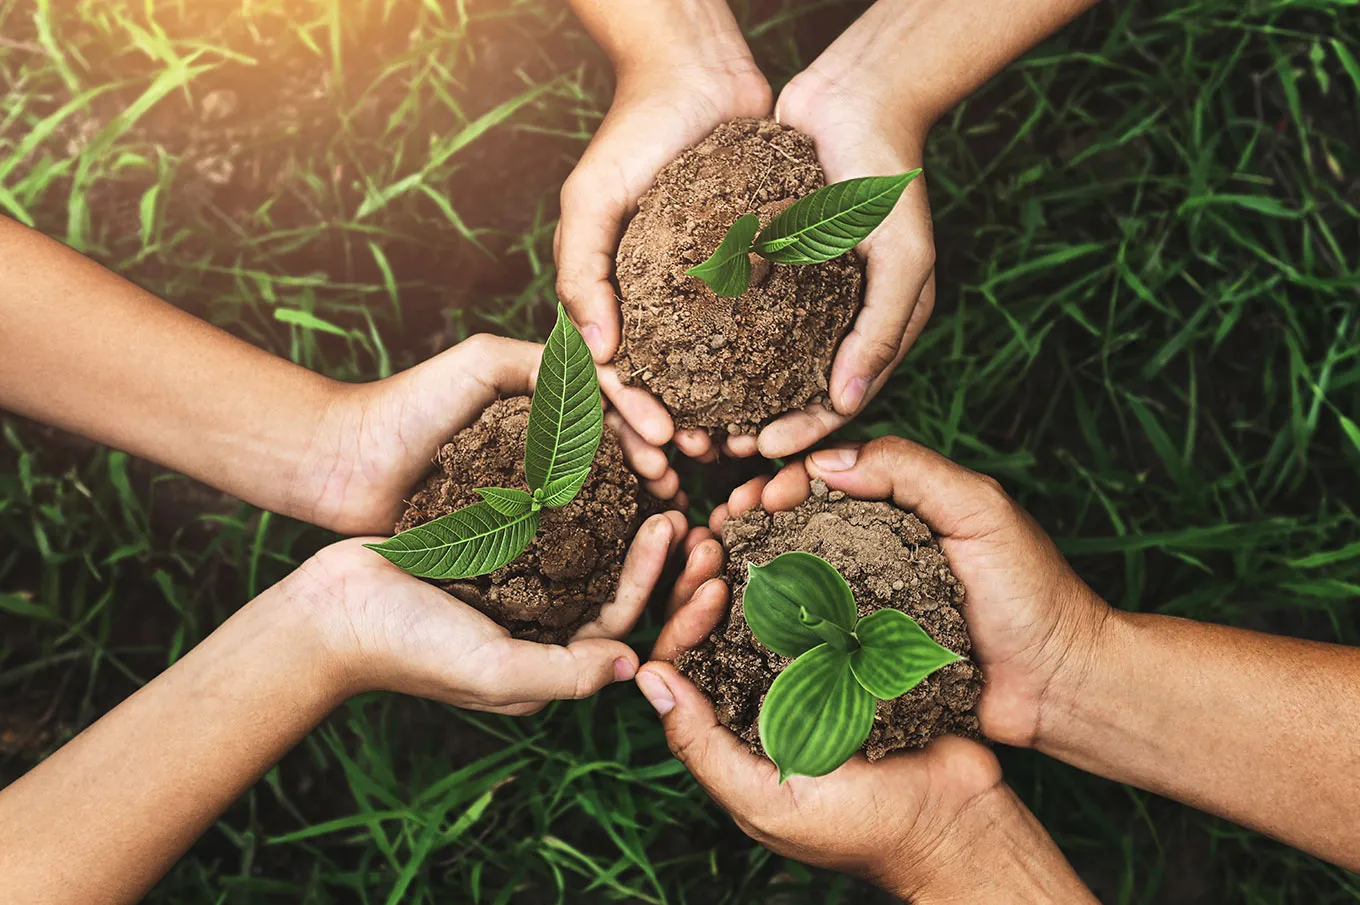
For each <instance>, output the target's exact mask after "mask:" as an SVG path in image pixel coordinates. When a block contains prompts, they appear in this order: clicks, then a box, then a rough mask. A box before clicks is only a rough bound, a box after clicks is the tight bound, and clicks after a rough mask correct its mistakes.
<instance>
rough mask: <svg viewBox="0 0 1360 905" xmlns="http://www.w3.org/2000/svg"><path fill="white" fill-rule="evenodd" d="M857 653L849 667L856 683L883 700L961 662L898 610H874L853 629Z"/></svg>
mask: <svg viewBox="0 0 1360 905" xmlns="http://www.w3.org/2000/svg"><path fill="white" fill-rule="evenodd" d="M855 635H856V637H858V638H859V645H860V647H859V650H857V651H855V652H854V653H853V654H851V655H850V668H851V669H852V670H854V673H855V678H856V679H858V680H859V684H861V685H863V686H864V688H865V689H866V690H867V691H869V692H870V693H872V694H873V695H874V696H875V697H879V698H882V699H883V700H885V701H888V700H891V699H893V698H895V697H897V696H899V695H904V694H906V693H907V692H908V691H911V690H912V689H913V688H915V687H916V686H917V685H919V684H921V682H922V680H924V679H925V677H926V676H928V675H930V674H931V673H933V672H934V671H935V670H937V669H939V668H940V667H941V666H948V665H949V664H950V663H953V662H954V661H956V660H962V659H963V658H962V657H960V656H959V655H958V654H956V653H954V652H953V651H952V650H950V649H949V648H947V647H941V646H940V645H939V644H936V643H935V640H934V639H933V638H931V637H930V636H929V635H927V634H926V631H925V629H923V628H921V626H919V625H917V623H916V620H915V619H913V618H911V617H910V616H908V615H907V614H906V613H903V612H902V611H900V610H876V611H874V612H872V613H870V614H869V615H867V616H865V617H864V618H863V619H861V620H860V621H859V626H858V627H857V628H856V629H855Z"/></svg>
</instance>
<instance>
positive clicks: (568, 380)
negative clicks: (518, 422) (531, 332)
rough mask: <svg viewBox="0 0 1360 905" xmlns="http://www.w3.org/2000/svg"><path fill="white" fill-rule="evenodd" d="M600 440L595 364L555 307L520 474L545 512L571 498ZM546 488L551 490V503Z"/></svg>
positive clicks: (563, 311) (601, 421)
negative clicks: (539, 498) (537, 492)
mask: <svg viewBox="0 0 1360 905" xmlns="http://www.w3.org/2000/svg"><path fill="white" fill-rule="evenodd" d="M602 436H604V410H603V409H602V408H601V405H600V380H599V377H598V376H597V375H596V373H595V360H594V359H593V358H591V356H590V349H589V348H588V347H587V346H586V342H585V340H583V339H582V338H581V334H580V333H579V332H578V331H577V329H576V327H575V325H574V324H572V322H571V319H570V318H569V317H567V312H566V309H564V308H563V307H562V305H561V304H560V303H559V304H558V306H557V325H556V326H555V327H553V331H552V333H551V334H550V335H549V336H548V343H547V345H546V346H544V348H543V364H542V365H541V366H540V367H539V371H538V384H537V386H535V388H534V401H533V405H532V406H531V407H530V409H529V439H528V442H527V443H526V444H525V449H524V474H525V475H526V477H528V479H529V486H530V487H532V488H533V489H534V490H542V491H543V494H542V499H543V504H544V505H545V506H563V505H566V504H567V503H569V502H571V501H572V499H573V498H575V496H576V494H577V492H578V491H579V490H580V489H581V485H582V484H583V483H585V476H586V474H587V473H589V471H590V464H591V463H592V462H593V461H595V451H596V450H597V449H599V447H600V438H601V437H602ZM568 477H570V478H572V481H566V480H565V479H566V478H568ZM568 487H570V488H571V490H570V493H569V494H568V493H567V492H566V489H565V488H568ZM549 488H555V490H554V494H553V496H554V498H553V500H552V502H549V501H548V496H549V493H548V490H549Z"/></svg>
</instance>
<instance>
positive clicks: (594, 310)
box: [553, 163, 627, 364]
mask: <svg viewBox="0 0 1360 905" xmlns="http://www.w3.org/2000/svg"><path fill="white" fill-rule="evenodd" d="M590 167H591V165H590V164H589V163H584V164H582V166H581V167H578V169H577V170H576V172H575V173H573V174H572V175H571V178H569V179H568V180H567V182H566V184H565V185H564V186H563V187H562V216H561V219H560V220H559V221H558V223H557V233H556V234H555V236H554V240H553V244H554V251H555V255H556V259H557V297H558V298H559V299H561V301H562V305H563V306H564V307H565V308H566V309H567V312H568V313H569V314H571V319H572V320H573V321H575V323H576V326H577V327H578V328H579V329H580V331H581V338H582V339H584V340H585V341H586V345H587V346H589V347H590V351H591V354H592V355H594V356H595V361H596V362H597V363H598V364H606V363H607V362H609V361H610V360H611V359H612V358H613V357H614V353H615V351H617V349H618V347H619V302H618V298H617V297H616V296H615V295H614V287H613V286H612V285H610V282H609V275H610V273H611V272H613V269H614V251H615V249H616V247H617V246H618V241H619V233H620V232H621V231H622V226H623V218H624V215H625V214H626V213H627V211H626V205H624V204H622V203H620V202H619V201H618V200H617V199H616V198H615V197H614V196H612V195H611V193H610V192H609V190H608V189H605V188H603V187H602V186H600V185H599V184H598V180H596V179H594V178H592V175H591V169H590Z"/></svg>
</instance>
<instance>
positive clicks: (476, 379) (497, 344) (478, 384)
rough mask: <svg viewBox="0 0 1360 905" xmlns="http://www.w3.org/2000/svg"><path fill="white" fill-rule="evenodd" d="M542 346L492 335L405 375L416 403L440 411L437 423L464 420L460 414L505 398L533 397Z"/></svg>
mask: <svg viewBox="0 0 1360 905" xmlns="http://www.w3.org/2000/svg"><path fill="white" fill-rule="evenodd" d="M542 357H543V347H542V346H541V345H539V344H538V343H527V342H522V341H520V340H517V339H507V338H506V337H503V336H494V335H492V334H490V333H478V334H477V335H475V336H470V337H468V338H467V339H465V340H463V341H462V342H460V343H459V344H458V345H456V346H454V347H453V348H451V349H447V350H445V351H444V352H441V353H440V354H438V355H436V356H435V357H434V358H431V359H429V360H427V361H424V362H421V363H420V364H418V365H416V366H415V367H414V368H410V369H408V370H406V371H403V372H402V373H401V375H399V377H398V379H400V380H403V381H414V382H416V383H417V384H418V385H419V386H420V387H421V391H420V392H419V393H418V394H417V398H418V399H419V400H421V401H422V402H424V403H425V404H427V405H431V406H433V407H435V408H437V409H438V411H439V415H440V417H438V418H436V419H434V420H436V421H437V422H439V423H441V424H442V423H445V422H458V421H465V420H466V416H465V415H463V414H459V413H460V412H469V411H473V412H480V411H481V410H482V409H484V408H486V407H487V406H488V405H490V404H491V403H492V402H495V401H496V400H497V399H499V398H501V397H502V396H523V395H526V394H528V393H531V392H533V388H534V377H535V376H536V375H537V372H538V363H539V360H540V359H541V358H542Z"/></svg>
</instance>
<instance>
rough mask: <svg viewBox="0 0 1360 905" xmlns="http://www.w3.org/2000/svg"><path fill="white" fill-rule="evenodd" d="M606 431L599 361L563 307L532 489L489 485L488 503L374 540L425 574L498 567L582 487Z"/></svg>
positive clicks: (534, 441)
mask: <svg viewBox="0 0 1360 905" xmlns="http://www.w3.org/2000/svg"><path fill="white" fill-rule="evenodd" d="M603 436H604V412H603V410H602V408H601V403H600V381H599V378H598V377H597V375H596V373H595V361H594V359H593V358H592V357H591V354H590V349H589V348H587V346H586V344H585V340H583V339H582V338H581V334H580V333H579V332H578V331H577V329H576V327H575V326H574V325H573V324H572V322H571V320H570V319H569V318H568V317H567V312H566V311H564V310H563V308H562V306H561V305H558V306H557V324H556V325H555V326H554V327H553V330H552V333H551V334H550V335H549V336H548V343H547V345H546V346H545V347H544V349H543V360H542V363H541V365H540V366H539V372H538V383H537V385H536V386H535V388H534V397H533V402H532V404H531V405H530V408H529V436H528V441H527V442H526V444H525V448H524V476H525V478H526V479H527V480H528V483H529V489H528V490H523V489H519V488H507V487H481V488H478V490H477V493H478V494H480V495H481V497H482V502H480V503H473V504H472V505H471V506H465V507H463V508H462V509H459V510H456V511H454V512H450V513H449V514H448V515H443V516H440V517H439V518H437V519H434V520H433V521H430V522H427V523H426V524H424V525H420V526H417V527H415V528H412V529H411V530H409V531H403V532H402V533H400V534H398V535H397V536H396V537H393V538H390V539H388V540H385V541H383V542H382V543H380V544H369V545H368V546H369V548H370V549H372V550H377V551H378V552H379V553H381V554H382V555H383V556H385V557H387V558H388V559H389V560H391V561H392V562H393V563H395V564H396V565H397V566H399V567H400V568H402V569H404V570H406V571H407V572H410V573H411V574H412V575H418V576H420V577H421V578H445V579H450V578H472V577H474V576H477V575H486V574H487V573H489V572H494V571H496V570H497V569H499V568H501V567H502V566H504V565H507V564H508V563H511V562H513V561H514V560H515V558H516V557H518V556H519V555H520V554H521V553H523V552H524V550H525V548H527V547H528V546H529V542H530V541H532V540H533V539H534V534H535V533H537V531H538V519H539V514H540V513H541V512H542V511H543V509H544V508H548V509H554V508H557V507H559V506H565V505H567V504H568V503H570V502H571V501H572V500H574V499H576V495H577V494H578V493H580V492H581V487H582V485H584V484H585V482H586V477H587V476H588V475H589V474H590V466H591V463H592V462H594V460H595V451H596V450H597V449H599V446H600V439H601V438H602V437H603Z"/></svg>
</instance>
